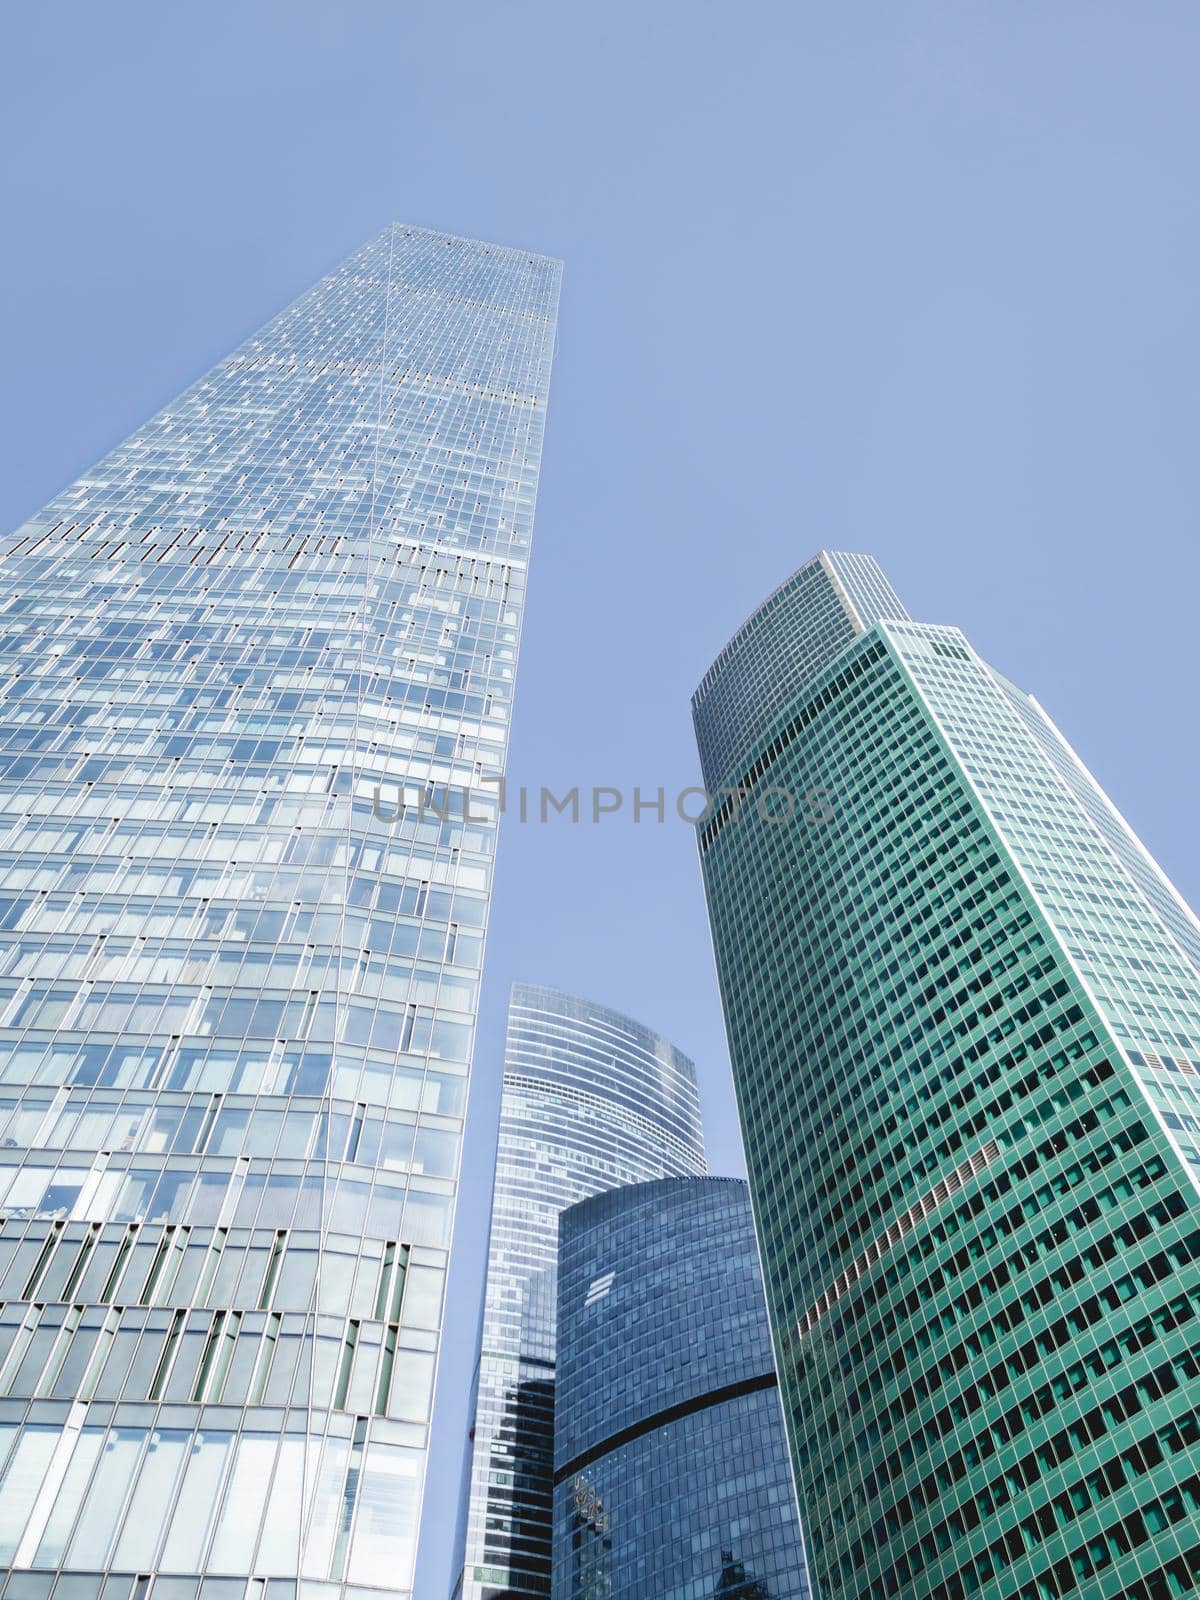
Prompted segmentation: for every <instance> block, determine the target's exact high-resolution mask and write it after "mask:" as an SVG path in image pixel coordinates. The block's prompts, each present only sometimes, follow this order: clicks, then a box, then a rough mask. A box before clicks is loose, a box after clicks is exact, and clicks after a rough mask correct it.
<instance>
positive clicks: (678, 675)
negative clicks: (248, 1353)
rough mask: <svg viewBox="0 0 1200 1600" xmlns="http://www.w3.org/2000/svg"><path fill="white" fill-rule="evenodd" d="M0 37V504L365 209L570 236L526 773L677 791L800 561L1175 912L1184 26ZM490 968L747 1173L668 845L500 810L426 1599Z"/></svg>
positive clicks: (406, 27)
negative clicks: (926, 630)
mask: <svg viewBox="0 0 1200 1600" xmlns="http://www.w3.org/2000/svg"><path fill="white" fill-rule="evenodd" d="M3 30H4V31H3V49H2V50H0V57H2V59H3V65H2V66H0V73H2V74H3V82H2V84H0V89H2V91H3V92H2V93H0V107H2V109H0V135H2V137H0V167H2V169H3V191H2V197H3V208H4V209H3V215H4V219H5V222H6V224H7V227H6V234H7V244H6V247H5V249H4V251H3V253H2V254H0V280H2V281H0V305H2V306H3V320H4V359H3V369H2V373H0V403H2V405H3V417H2V419H0V425H2V433H0V437H2V438H3V444H4V456H3V460H4V471H3V473H2V474H0V513H2V514H0V525H2V526H3V527H6V528H7V527H10V526H12V525H13V524H15V523H16V522H18V521H19V520H20V519H21V518H22V517H23V516H24V515H25V514H27V513H28V512H29V511H30V510H32V509H33V508H34V507H36V506H37V505H39V504H40V503H41V502H42V501H44V500H45V499H46V498H47V497H48V496H49V495H50V494H51V493H52V492H54V491H55V490H57V489H58V488H60V487H61V486H62V484H63V483H64V482H66V481H68V480H69V479H70V478H71V477H73V476H74V475H75V474H76V473H77V472H78V471H79V470H80V469H82V468H83V467H85V466H86V465H87V464H88V463H89V462H91V461H92V460H93V459H94V458H95V457H96V456H98V455H99V454H100V453H101V452H102V451H103V450H104V449H106V448H107V447H108V446H109V445H110V444H112V443H114V442H115V441H116V440H117V439H119V438H121V437H122V436H123V435H124V434H125V433H127V432H128V431H129V430H130V429H131V428H133V427H134V426H135V425H136V424H137V423H138V422H140V421H141V420H142V419H143V418H144V417H145V416H146V415H147V414H149V413H150V412H151V411H152V410H154V409H155V408H156V407H157V406H159V405H160V404H162V403H163V402H164V401H165V400H166V399H167V398H169V397H170V396H171V395H172V394H174V393H176V392H177V391H178V390H179V389H180V388H181V387H183V386H184V385H185V384H186V383H188V382H189V381H190V380H191V379H193V378H194V377H195V376H197V375H198V374H199V373H200V372H201V371H202V370H203V369H204V368H206V367H207V366H209V365H210V364H211V363H212V362H213V361H215V360H216V359H217V358H218V357H219V356H221V355H222V354H224V353H225V352H226V351H227V350H228V349H229V348H230V347H231V346H232V345H233V344H235V343H236V342H237V341H239V340H240V339H242V338H243V337H245V335H246V334H248V333H249V332H251V331H252V330H253V329H254V328H255V327H256V326H257V325H258V324H260V323H261V322H263V321H264V320H266V318H267V317H269V316H270V315H271V314H272V313H274V312H275V311H276V310H278V309H279V308H280V307H281V306H282V305H283V304H284V303H285V302H286V301H288V300H289V299H291V298H292V297H293V296H294V295H295V294H297V293H298V292H300V291H301V290H302V289H303V288H305V287H306V286H307V285H308V284H309V283H310V282H311V281H312V280H313V279H314V278H316V277H317V276H318V275H319V274H320V273H321V272H322V271H324V270H325V269H327V268H328V267H329V266H331V265H332V264H333V263H335V262H336V261H337V260H338V259H339V258H340V257H341V256H343V255H345V254H347V253H348V252H349V251H350V250H352V249H353V248H354V247H355V246H356V245H358V244H360V243H361V242H362V241H363V240H364V239H366V238H367V237H369V236H370V235H371V234H372V233H374V232H375V231H376V230H378V229H379V228H380V227H382V226H383V225H384V223H386V222H387V221H389V220H391V219H393V218H399V219H402V220H404V221H408V222H414V223H418V224H422V225H425V226H431V227H437V228H445V229H447V230H451V231H454V232H459V233H464V234H470V235H474V236H477V237H482V238H488V239H495V240H498V241H500V242H503V243H511V244H519V245H522V246H528V247H529V248H531V249H535V250H540V251H545V252H547V253H550V254H554V255H559V256H562V257H564V258H565V260H566V264H567V272H566V280H565V289H564V298H563V305H562V315H561V322H560V334H559V357H558V363H557V368H556V374H555V383H554V393H553V395H552V400H551V408H550V425H549V431H548V437H547V444H546V455H545V465H544V473H543V487H542V497H541V505H540V510H539V514H538V526H537V535H536V549H535V558H534V568H533V581H532V586H531V591H530V598H529V609H528V612H527V618H526V636H525V645H524V653H523V661H522V673H521V684H520V694H519V701H518V713H517V721H516V726H515V733H514V741H513V749H512V760H511V763H510V771H511V774H512V777H513V780H514V781H517V782H519V781H522V780H523V781H526V782H528V783H529V784H531V785H537V784H540V783H546V784H549V785H551V786H554V787H555V788H556V789H560V788H564V787H566V788H569V787H570V786H571V785H572V784H574V783H580V784H583V785H591V784H593V783H606V784H614V785H621V786H623V787H625V788H627V789H632V787H633V785H634V784H641V785H643V786H644V787H646V788H650V789H654V788H657V787H658V786H659V785H660V784H661V785H663V786H665V787H666V788H667V789H668V790H669V791H670V790H677V789H679V788H681V787H683V786H684V785H685V784H687V783H691V782H693V781H696V775H697V766H696V761H695V756H694V750H693V745H692V739H691V730H690V722H689V716H688V696H689V694H690V692H691V689H692V688H693V686H694V684H695V682H696V680H697V679H698V678H699V677H700V675H701V674H702V672H703V671H704V669H705V668H706V667H707V665H708V663H709V661H710V659H711V657H712V656H713V655H714V654H715V653H716V652H717V650H718V649H719V648H720V646H721V645H722V643H723V642H724V641H725V639H726V638H727V637H728V635H729V634H730V633H731V632H732V631H733V630H734V628H735V627H736V626H737V625H738V624H739V623H740V622H741V621H742V620H743V618H744V617H745V616H746V615H747V613H748V612H749V611H751V610H752V609H753V608H754V606H755V605H756V604H757V603H758V601H759V600H760V599H762V598H763V597H764V596H765V595H766V594H767V593H768V592H769V590H771V589H772V588H773V587H774V586H775V585H776V584H777V583H778V582H779V581H780V580H781V579H782V578H783V577H785V576H786V575H787V573H789V572H790V571H791V570H792V569H793V568H794V567H796V566H797V565H799V563H800V562H801V561H802V560H803V559H805V558H806V557H807V556H808V555H810V554H811V553H812V552H813V551H815V550H816V549H818V548H819V547H821V546H822V545H827V546H832V547H837V548H845V549H865V550H870V551H872V552H873V553H874V554H875V555H876V556H877V557H878V558H879V559H880V560H881V561H882V562H883V564H884V566H885V568H886V569H887V571H888V573H889V575H890V576H891V578H892V580H893V582H894V583H895V584H896V586H897V587H898V588H899V590H900V592H901V593H902V595H903V596H904V597H905V599H906V600H907V602H908V605H909V607H910V609H911V611H912V612H913V614H914V615H915V616H917V617H919V618H921V619H923V620H928V621H938V622H955V623H958V624H959V625H960V626H962V627H963V628H964V629H965V630H966V631H967V633H968V635H969V636H970V638H971V639H972V641H973V642H974V643H975V644H976V645H977V646H978V647H979V648H980V649H981V650H982V651H983V652H984V654H985V655H987V656H988V657H989V658H990V659H992V660H993V661H994V662H995V663H996V664H997V665H999V666H1000V667H1002V668H1003V670H1004V671H1005V672H1007V673H1008V675H1009V676H1011V677H1013V678H1015V679H1016V680H1017V681H1018V682H1020V683H1021V684H1022V685H1024V686H1025V687H1027V688H1029V689H1031V690H1032V691H1033V692H1034V693H1036V694H1037V695H1038V697H1039V698H1040V699H1041V700H1042V702H1043V704H1045V705H1046V706H1047V708H1048V709H1049V710H1050V712H1051V714H1052V715H1053V716H1054V717H1055V718H1056V720H1057V721H1058V722H1059V724H1060V726H1061V727H1062V728H1063V729H1064V731H1065V732H1066V733H1067V735H1068V737H1069V738H1071V739H1072V740H1073V742H1074V743H1075V745H1076V747H1077V748H1078V750H1079V751H1080V753H1081V755H1082V756H1083V758H1084V759H1085V760H1086V761H1087V762H1088V763H1089V765H1090V766H1091V767H1092V769H1093V770H1094V771H1095V772H1096V774H1097V776H1098V777H1099V778H1100V780H1101V781H1102V782H1103V783H1104V784H1105V785H1106V786H1107V788H1108V789H1109V792H1110V793H1111V794H1112V795H1113V796H1114V798H1115V799H1116V801H1117V802H1118V804H1119V805H1120V806H1121V807H1122V808H1123V809H1124V810H1125V812H1126V814H1127V815H1128V817H1129V818H1130V820H1131V821H1132V822H1133V824H1134V826H1135V827H1136V828H1137V829H1138V831H1139V832H1140V833H1141V834H1142V836H1143V837H1144V838H1145V839H1146V841H1147V843H1148V844H1149V845H1150V847H1151V849H1152V850H1154V851H1155V853H1156V854H1157V855H1158V857H1159V859H1160V860H1161V861H1162V862H1163V864H1164V865H1165V866H1166V868H1167V870H1168V871H1169V872H1170V873H1172V875H1173V876H1174V877H1175V879H1176V881H1177V882H1178V883H1179V885H1180V886H1181V888H1182V889H1183V890H1184V892H1185V893H1186V894H1188V895H1189V897H1190V898H1191V899H1192V900H1193V901H1195V900H1196V899H1197V898H1198V891H1200V866H1198V862H1197V852H1196V849H1195V831H1196V824H1195V815H1196V803H1195V794H1196V785H1197V776H1198V774H1197V761H1196V754H1195V725H1196V717H1195V694H1196V683H1197V672H1196V597H1197V589H1198V579H1200V539H1198V536H1197V511H1198V507H1200V454H1198V452H1197V450H1196V448H1195V433H1196V422H1197V404H1196V402H1197V390H1198V388H1200V348H1198V347H1200V316H1198V306H1197V294H1198V290H1197V285H1198V284H1200V271H1198V267H1200V262H1198V255H1200V249H1198V247H1200V214H1198V206H1200V202H1198V200H1197V194H1198V192H1200V190H1198V186H1197V182H1196V150H1197V148H1198V143H1200V101H1198V100H1197V97H1196V95H1195V62H1196V59H1197V48H1198V46H1200V13H1197V12H1196V10H1195V8H1194V7H1192V6H1191V5H1187V4H1183V3H1178V4H1156V3H1151V4H1148V5H1145V6H1140V7H1137V8H1130V7H1128V6H1118V5H1113V4H1106V3H1099V4H1088V5H1084V4H1076V3H1071V0H1062V3H1059V4H1057V5H1055V6H1041V7H1039V6H1035V5H1031V4H1025V3H1016V4H1000V3H995V4H991V5H981V4H972V3H965V4H957V3H956V4H953V5H951V4H946V3H942V4H921V3H919V0H913V3H903V4H898V5H892V6H870V5H864V4H861V3H859V0H851V3H850V4H847V5H842V6H828V5H815V4H807V5H805V4H801V5H796V4H783V3H782V0H778V3H776V4H773V5H763V4H759V3H756V0H743V3H742V4H740V5H738V6H736V7H734V6H716V5H711V4H707V3H704V0H700V3H691V4H688V5H682V4H677V3H675V0H662V3H660V4H658V5H656V6H653V7H648V6H645V5H630V4H627V3H625V0H614V3H610V4H608V5H605V6H602V7H601V6H593V7H578V6H571V5H564V4H562V3H561V0H560V3H558V4H549V3H546V4H541V3H525V0H488V3H487V4H478V3H475V0H464V3H463V4H460V5H457V6H444V7H439V6H424V7H415V6H406V5H402V4H399V3H397V0H389V3H386V4H385V3H367V0H337V3H336V4H334V3H332V0H326V3H324V4H314V3H311V0H289V3H287V4H286V5H285V4H281V3H276V4H269V3H266V0H258V3H250V4H248V3H246V0H240V3H237V4H233V3H229V0H207V3H206V4H204V5H203V6H199V5H193V6H184V5H164V4H162V3H161V0H155V3H152V4H151V3H142V0H122V3H121V4H119V5H107V6H89V7H75V6H70V5H63V4H56V3H47V4H43V5H39V6H22V7H10V8H8V10H7V12H6V18H5V22H4V25H3ZM514 977H523V978H526V979H529V980H531V981H535V982H546V983H551V984H556V985H559V986H561V987H564V988H567V989H572V990H576V991H579V992H582V993H585V994H591V995H594V996H595V997H596V998H597V999H600V1000H603V1001H605V1002H606V1003H608V1004H611V1005H615V1006H617V1007H619V1008H622V1009H624V1010H627V1011H629V1012H631V1013H632V1014H633V1015H635V1016H637V1017H639V1018H641V1019H643V1020H644V1021H646V1022H647V1023H649V1024H650V1025H651V1026H653V1027H656V1028H658V1029H659V1030H660V1031H662V1032H664V1033H666V1034H668V1035H669V1036H670V1037H671V1038H673V1039H674V1040H675V1041H676V1042H677V1043H679V1044H680V1045H681V1046H682V1047H683V1048H684V1049H686V1050H687V1051H688V1052H689V1053H690V1054H692V1055H693V1056H694V1057H695V1059H696V1060H697V1062H698V1063H699V1065H700V1068H701V1078H702V1085H703V1091H704V1095H705V1103H706V1112H707V1123H708V1129H709V1138H710V1147H711V1155H712V1161H713V1165H714V1167H715V1168H716V1169H717V1170H723V1171H734V1170H738V1168H739V1164H740V1151H739V1146H738V1140H737V1136H736V1131H735V1128H734V1123H733V1111H732V1101H731V1097H730V1091H729V1086H728V1066H727V1060H726V1055H725V1047H724V1040H723V1033H722V1027H721V1020H720V1012H719V1006H718V1002H717V994H716V985H715V980H714V977H713V972H712V962H711V956H710V950H709V941H708V932H707V927H706V923H705V917H704V909H703V902H702V897H701V891H700V883H699V875H698V871H697V868H696V861H695V855H694V849H693V845H692V840H691V836H690V832H689V830H688V829H687V828H685V827H683V826H682V825H681V824H680V823H678V822H668V823H666V824H664V825H663V826H662V827H657V826H655V825H654V824H653V823H652V822H649V821H647V820H646V819H643V821H642V823H641V824H640V826H638V827H636V828H635V827H633V826H632V824H631V823H630V822H629V821H628V820H621V819H610V820H608V821H605V822H602V823H601V824H599V825H598V826H595V827H590V826H583V825H581V826H579V827H572V826H570V825H569V824H568V823H567V821H566V820H565V819H559V820H558V821H557V822H552V823H551V824H549V825H547V826H546V827H535V826H529V825H527V826H526V827H524V828H522V827H521V826H520V825H510V826H509V827H508V829H507V833H506V836H505V838H504V840H503V843H502V846H501V867H500V876H499V886H498V893H497V900H496V907H495V915H494V921H493V926H492V943H491V949H490V954H489V970H488V979H487V992H486V997H485V1016H484V1023H483V1027H482V1031H481V1040H480V1050H479V1055H478V1059H477V1074H478V1075H477V1086H476V1093H475V1100H474V1115H475V1125H474V1128H473V1130H472V1134H471V1137H470V1142H469V1148H468V1159H467V1168H466V1170H467V1172H468V1174H470V1177H469V1179H468V1183H467V1187H466V1191H465V1195H464V1201H463V1210H462V1219H461V1220H462V1229H461V1241H460V1242H461V1249H460V1259H461V1270H460V1272H459V1276H458V1282H457V1288H456V1293H455V1300H454V1303H453V1306H452V1314H451V1324H450V1337H449V1340H448V1356H447V1361H446V1363H445V1366H444V1370H443V1385H442V1388H443V1395H442V1400H443V1419H444V1422H445V1428H444V1430H443V1433H442V1437H441V1440H440V1442H439V1445H438V1447H437V1449H436V1451H435V1456H434V1463H433V1469H432V1471H433V1482H432V1491H433V1492H432V1500H431V1514H432V1516H433V1517H434V1518H435V1519H437V1521H436V1526H435V1528H434V1529H433V1531H432V1534H431V1538H430V1540H429V1541H428V1552H427V1555H426V1559H425V1566H424V1569H423V1571H422V1574H421V1583H420V1585H419V1589H418V1592H419V1593H420V1594H421V1595H422V1597H424V1596H426V1595H427V1596H429V1597H430V1600H437V1597H438V1596H439V1594H444V1593H445V1582H446V1577H447V1571H448V1562H449V1550H450V1545H451V1522H452V1516H453V1508H454V1504H455V1501H456V1497H457V1487H458V1460H457V1456H458V1449H459V1445H460V1440H461V1433H462V1430H463V1428H464V1427H465V1404H464V1397H463V1390H464V1388H465V1385H466V1382H467V1378H468V1368H469V1358H470V1350H469V1345H470V1339H471V1335H472V1334H473V1331H474V1325H475V1300H476V1296H477V1289H478V1273H479V1270H480V1265H481V1260H482V1246H483V1234H484V1230H485V1227H486V1201H487V1193H488V1185H487V1170H486V1169H487V1165H488V1163H489V1162H490V1159H491V1144H492V1139H493V1136H494V1115H495V1102H496V1080H497V1072H498V1067H499V1057H500V1046H501V1038H502V1023H503V1010H504V1001H505V996H506V993H507V989H508V985H509V983H510V981H511V980H512V979H513V978H514ZM443 1528H444V1538H443V1537H442V1536H441V1529H443Z"/></svg>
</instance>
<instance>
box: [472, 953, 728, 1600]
mask: <svg viewBox="0 0 1200 1600" xmlns="http://www.w3.org/2000/svg"><path fill="white" fill-rule="evenodd" d="M703 1171H704V1142H703V1135H702V1133H701V1128H700V1109H699V1099H698V1095H697V1089H696V1074H695V1069H694V1068H693V1066H692V1063H691V1062H690V1061H689V1060H688V1059H687V1057H686V1056H684V1055H683V1054H682V1053H681V1052H680V1051H678V1050H677V1049H676V1048H675V1047H674V1045H672V1044H669V1043H668V1042H667V1041H666V1040H665V1039H662V1038H660V1037H659V1035H658V1034H655V1033H652V1032H651V1031H650V1029H649V1028H645V1027H643V1026H642V1025H641V1023H639V1022H635V1021H633V1020H632V1018H630V1017H626V1016H623V1015H622V1014H621V1013H620V1012H618V1011H612V1010H609V1009H608V1007H606V1006H600V1005H596V1004H595V1003H594V1002H592V1001H590V1000H583V999H580V998H578V997H577V996H575V995H568V994H562V993H560V992H559V991H558V990H556V989H546V988H539V987H537V986H536V985H533V984H524V983H519V984H515V985H514V986H513V991H512V996H511V999H510V1003H509V1013H508V1034H507V1039H506V1043H505V1053H504V1080H503V1087H502V1093H501V1100H500V1135H499V1145H498V1149H497V1153H496V1178H495V1189H494V1192H493V1198H492V1228H491V1239H490V1243H489V1249H488V1263H487V1284H486V1289H485V1299H484V1309H483V1333H482V1345H481V1351H480V1359H479V1372H478V1377H477V1394H476V1406H475V1421H474V1427H473V1430H472V1447H471V1457H470V1461H469V1463H468V1475H469V1476H468V1484H467V1495H468V1503H467V1508H466V1529H465V1557H464V1558H463V1560H460V1561H459V1563H458V1567H459V1569H460V1571H461V1576H460V1578H459V1583H458V1589H457V1591H456V1592H457V1593H463V1594H465V1595H467V1596H470V1597H471V1600H501V1597H504V1600H509V1597H511V1596H517V1595H536V1596H541V1597H543V1600H544V1597H545V1596H548V1595H549V1594H550V1571H551V1494H552V1487H553V1469H554V1461H553V1458H554V1407H555V1363H556V1359H557V1357H556V1350H557V1332H556V1282H557V1270H558V1219H559V1214H560V1212H561V1211H562V1210H563V1209H564V1208H565V1207H566V1206H570V1205H573V1204H574V1203H575V1202H576V1201H578V1200H580V1199H583V1198H585V1197H586V1196H588V1195H593V1194H597V1193H599V1192H600V1191H601V1190H604V1189H611V1188H614V1187H616V1186H617V1185H619V1184H629V1183H641V1182H643V1181H645V1180H647V1179H650V1178H660V1177H663V1176H675V1175H681V1174H692V1173H701V1172H703ZM460 1538H461V1536H460Z"/></svg>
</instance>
